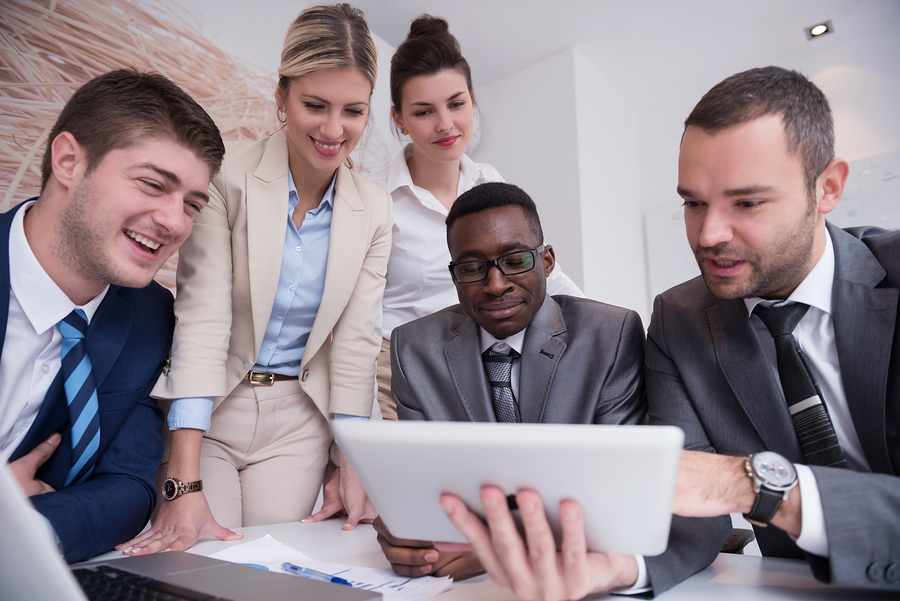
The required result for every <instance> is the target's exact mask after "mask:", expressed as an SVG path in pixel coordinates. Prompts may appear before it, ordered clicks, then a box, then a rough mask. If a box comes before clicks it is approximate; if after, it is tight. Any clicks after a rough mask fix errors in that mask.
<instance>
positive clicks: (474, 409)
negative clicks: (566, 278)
mask: <svg viewBox="0 0 900 601" xmlns="http://www.w3.org/2000/svg"><path fill="white" fill-rule="evenodd" d="M643 342H644V329H643V327H642V325H641V318H640V317H639V316H638V315H637V313H635V312H634V311H629V310H627V309H622V308H619V307H613V306H612V305H606V304H603V303H599V302H597V301H592V300H588V299H583V298H575V297H571V296H564V295H560V296H555V297H550V296H547V297H545V298H544V304H543V305H542V306H541V309H540V310H539V311H538V313H537V315H535V317H534V319H533V320H532V321H531V324H530V325H529V326H528V330H527V331H526V333H525V344H524V347H523V350H522V358H521V359H520V361H521V363H520V371H519V374H520V375H519V377H520V381H519V399H518V402H519V410H520V411H521V413H522V421H523V422H528V423H539V422H543V423H571V424H590V423H605V424H635V423H639V422H641V421H642V420H643V419H644V415H645V413H646V404H645V403H646V401H645V398H644V396H645V395H644V377H643V373H642V370H641V357H642V355H643V349H642V346H643ZM391 392H392V394H393V396H394V400H395V401H396V403H397V414H398V416H399V418H400V419H420V420H421V419H427V420H434V421H471V422H493V421H497V420H496V417H495V416H494V410H493V406H492V402H491V392H490V385H489V384H488V380H487V376H486V375H485V372H484V364H483V363H482V361H481V351H480V345H479V328H478V324H476V323H475V322H474V321H472V319H471V318H470V317H469V316H468V315H466V313H465V312H464V311H463V310H462V308H461V307H460V306H459V305H453V306H452V307H447V308H446V309H443V310H441V311H438V312H437V313H434V314H432V315H429V316H427V317H423V318H421V319H417V320H414V321H411V322H409V323H407V324H405V325H403V326H400V327H398V328H395V329H394V331H393V334H392V335H391Z"/></svg>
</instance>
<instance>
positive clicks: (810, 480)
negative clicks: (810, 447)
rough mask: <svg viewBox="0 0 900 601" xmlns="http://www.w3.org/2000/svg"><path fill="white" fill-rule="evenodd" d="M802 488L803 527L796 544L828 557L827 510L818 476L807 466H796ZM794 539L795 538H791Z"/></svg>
mask: <svg viewBox="0 0 900 601" xmlns="http://www.w3.org/2000/svg"><path fill="white" fill-rule="evenodd" d="M794 467H795V468H796V470H797V480H798V486H799V488H800V511H801V512H802V514H801V515H802V516H803V519H802V526H801V529H800V536H799V537H797V538H796V539H795V540H794V542H796V543H797V546H798V547H800V548H801V549H803V550H804V551H806V552H807V553H812V554H813V555H818V556H820V557H828V556H829V555H828V532H827V531H826V530H825V510H824V509H822V497H821V496H820V495H819V484H818V482H816V476H815V474H813V471H812V470H811V469H810V468H809V466H807V465H794ZM791 538H793V537H791Z"/></svg>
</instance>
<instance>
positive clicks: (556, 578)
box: [437, 486, 638, 600]
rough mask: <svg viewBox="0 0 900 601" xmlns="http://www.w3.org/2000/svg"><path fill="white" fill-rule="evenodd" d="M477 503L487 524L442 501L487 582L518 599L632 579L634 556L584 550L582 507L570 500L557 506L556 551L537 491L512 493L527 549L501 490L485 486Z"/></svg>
mask: <svg viewBox="0 0 900 601" xmlns="http://www.w3.org/2000/svg"><path fill="white" fill-rule="evenodd" d="M481 502H482V504H483V505H484V512H485V516H486V517H487V524H485V523H484V522H483V521H481V518H479V517H478V516H477V515H475V514H474V513H472V512H471V511H469V509H468V507H466V505H465V503H463V502H462V501H461V500H460V499H459V498H458V497H455V496H453V495H451V494H445V495H443V496H442V497H441V506H442V507H443V508H444V511H446V512H447V516H448V517H449V518H450V521H451V522H453V524H454V525H455V526H456V527H457V528H458V529H459V531H460V532H462V533H463V535H464V536H465V537H466V538H467V539H469V542H470V543H471V548H472V549H473V550H474V551H475V553H476V554H477V556H478V559H479V560H481V563H482V565H483V566H484V568H485V569H486V570H487V572H488V574H489V575H490V577H491V579H492V580H493V581H494V582H496V583H497V584H499V585H500V586H505V587H507V588H511V589H512V590H513V592H514V593H515V594H516V595H517V596H518V597H519V598H520V599H554V600H558V599H581V598H582V597H584V596H585V595H588V594H590V593H600V592H608V591H611V590H621V589H627V588H629V587H631V586H633V585H634V583H635V581H636V580H637V576H638V566H637V561H636V560H635V558H634V556H632V555H616V554H613V553H593V552H588V550H587V543H586V541H585V536H584V521H583V518H582V515H581V508H580V507H579V506H578V504H577V503H575V502H574V501H563V502H562V503H561V504H560V507H559V511H560V516H561V518H562V519H561V520H560V521H561V522H562V530H563V541H562V548H561V549H560V550H557V548H556V541H555V540H554V538H553V533H552V532H551V530H550V525H549V523H548V522H547V518H546V514H545V513H544V506H543V503H541V497H540V495H538V494H537V493H536V492H534V491H530V490H520V491H519V493H518V494H517V495H516V502H517V504H518V506H519V513H520V515H521V516H522V523H523V525H524V526H525V536H526V539H527V545H526V541H525V540H524V539H523V538H522V536H521V535H520V534H519V531H518V529H517V528H516V524H515V522H514V521H513V516H512V513H511V512H510V511H509V506H508V503H507V500H506V495H505V494H504V493H503V492H502V491H501V490H500V489H498V488H496V487H493V486H486V487H484V488H483V489H482V490H481ZM437 547H438V548H439V549H445V548H446V549H459V548H461V547H464V545H458V544H448V543H437Z"/></svg>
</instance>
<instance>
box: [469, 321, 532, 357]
mask: <svg viewBox="0 0 900 601" xmlns="http://www.w3.org/2000/svg"><path fill="white" fill-rule="evenodd" d="M478 329H479V330H480V331H481V352H482V353H484V351H486V350H488V349H489V348H491V347H492V346H494V345H495V344H497V343H498V342H502V343H505V344H506V345H507V346H509V347H510V348H512V349H513V350H514V351H516V352H517V353H519V354H520V355H521V354H522V349H523V348H524V346H525V332H527V331H528V328H525V329H524V330H521V331H519V332H516V333H515V334H513V335H512V336H507V337H506V338H504V339H503V340H500V339H499V338H494V337H493V336H492V335H491V334H490V333H489V332H488V331H487V330H485V329H484V328H482V327H481V326H478Z"/></svg>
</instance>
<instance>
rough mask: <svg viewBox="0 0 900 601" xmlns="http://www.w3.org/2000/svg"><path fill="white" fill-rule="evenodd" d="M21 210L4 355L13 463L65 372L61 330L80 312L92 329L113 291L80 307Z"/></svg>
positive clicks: (4, 403) (6, 429) (2, 415)
mask: <svg viewBox="0 0 900 601" xmlns="http://www.w3.org/2000/svg"><path fill="white" fill-rule="evenodd" d="M31 204H32V203H29V205H28V206H26V207H23V208H21V209H19V210H18V212H17V213H16V215H15V217H14V218H13V222H12V227H11V229H10V232H9V256H10V261H9V283H10V287H9V316H8V317H7V320H6V336H5V337H4V339H3V353H2V355H0V458H2V459H3V460H4V461H5V460H8V459H9V457H10V455H12V454H13V452H15V450H16V449H17V448H18V447H19V444H21V442H22V440H23V439H24V438H25V434H27V433H28V430H29V429H30V428H31V425H32V424H33V423H34V420H35V418H36V417H37V414H38V411H39V410H40V408H41V404H42V403H43V402H44V397H45V396H46V395H47V391H48V390H49V389H50V384H52V383H53V379H54V378H55V377H56V374H57V372H59V369H60V367H61V366H62V360H61V358H60V353H61V352H62V334H60V332H59V328H57V327H56V324H57V323H59V322H60V321H61V320H62V319H63V318H64V317H65V316H66V315H68V314H69V313H71V312H72V310H73V309H75V308H80V309H82V310H84V313H85V315H87V319H88V323H90V321H91V319H92V318H93V317H94V313H96V312H97V307H99V306H100V303H101V302H102V301H103V298H104V297H105V296H106V292H107V291H108V290H109V286H107V287H106V288H104V289H103V291H102V292H101V293H100V294H99V295H97V296H96V297H95V298H94V299H93V300H91V301H90V302H89V303H87V304H86V305H84V306H83V307H78V306H77V305H75V303H73V302H72V301H71V300H69V297H68V296H66V293H65V292H63V291H62V290H60V288H59V286H57V285H56V283H55V282H54V281H53V280H52V279H50V276H49V275H47V272H46V271H44V268H43V267H41V264H40V263H39V262H38V260H37V258H36V257H35V256H34V252H32V250H31V246H30V245H29V244H28V240H27V239H26V238H25V228H24V217H25V212H26V211H27V210H28V209H29V208H30V206H31Z"/></svg>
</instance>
